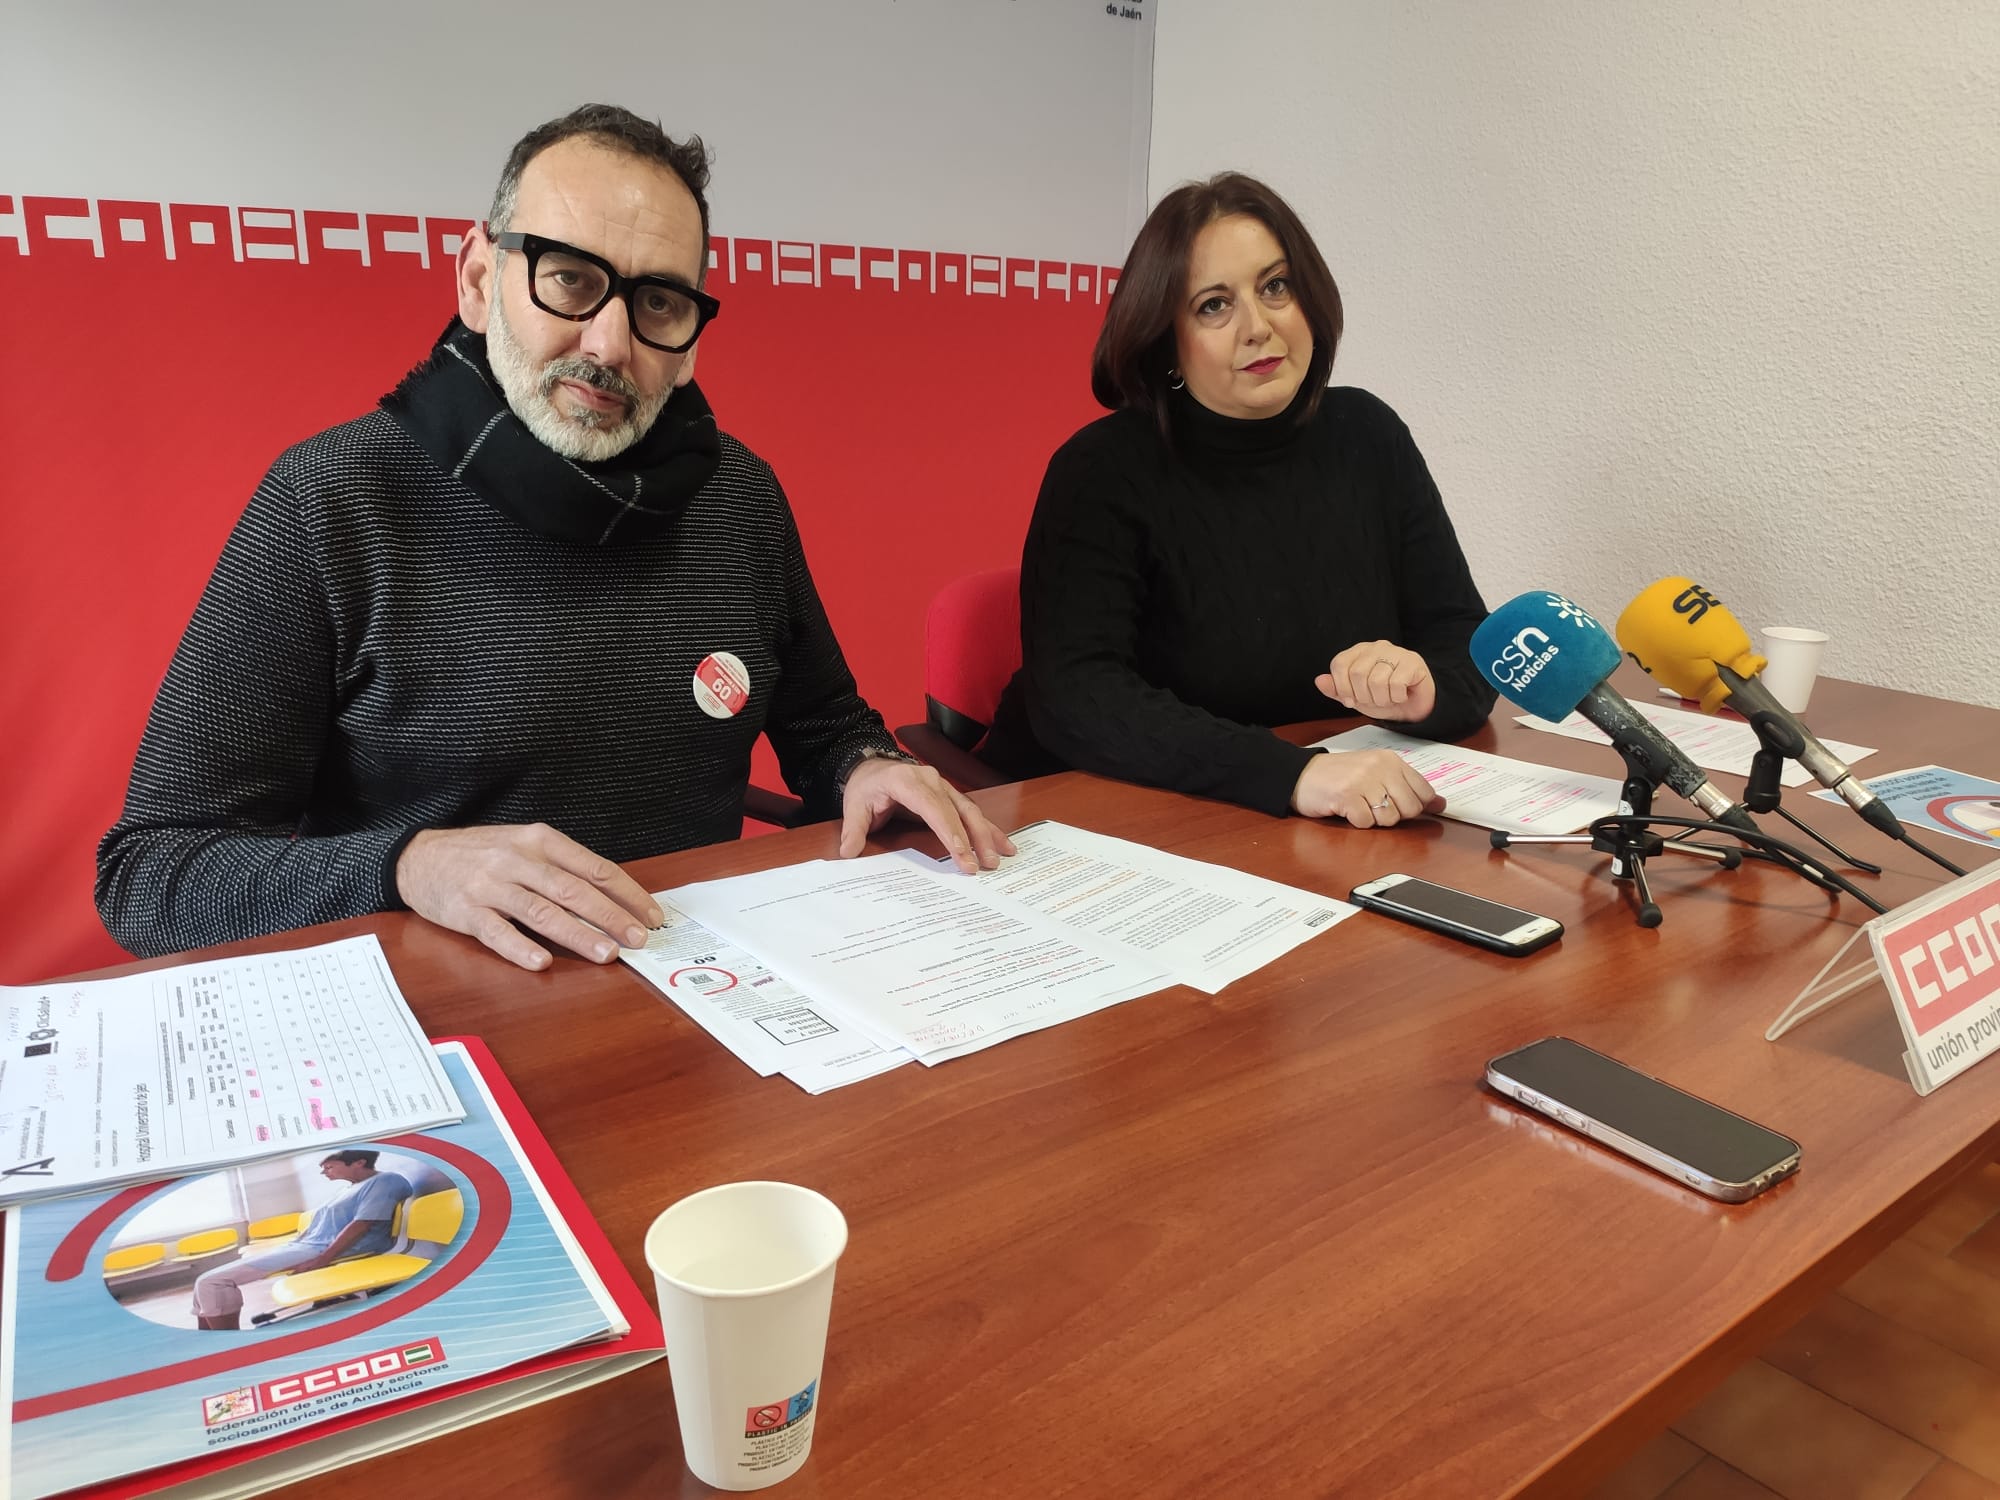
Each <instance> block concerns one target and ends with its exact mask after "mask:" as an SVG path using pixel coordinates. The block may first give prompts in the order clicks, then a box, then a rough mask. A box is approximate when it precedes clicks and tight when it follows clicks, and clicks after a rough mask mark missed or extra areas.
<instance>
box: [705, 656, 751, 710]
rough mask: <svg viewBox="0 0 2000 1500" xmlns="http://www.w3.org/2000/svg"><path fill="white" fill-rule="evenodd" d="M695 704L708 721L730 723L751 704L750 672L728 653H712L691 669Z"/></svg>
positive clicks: (738, 659)
mask: <svg viewBox="0 0 2000 1500" xmlns="http://www.w3.org/2000/svg"><path fill="white" fill-rule="evenodd" d="M694 701H695V702H696V703H698V704H700V705H701V711H702V712H703V713H705V714H707V715H708V716H709V717H710V718H711V719H733V718H735V717H736V716H737V715H738V714H740V713H742V712H743V705H744V704H746V703H748V702H749V701H750V669H749V668H748V667H746V666H744V665H743V658H742V657H740V656H738V655H736V654H735V653H734V652H731V651H712V652H710V653H709V654H708V655H707V656H704V657H703V658H702V659H701V665H700V666H698V667H696V668H695V669H694Z"/></svg>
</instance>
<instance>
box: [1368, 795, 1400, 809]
mask: <svg viewBox="0 0 2000 1500" xmlns="http://www.w3.org/2000/svg"><path fill="white" fill-rule="evenodd" d="M1394 800H1395V799H1394V798H1392V797H1391V796H1390V795H1389V794H1388V792H1387V791H1384V792H1383V793H1382V800H1381V801H1380V802H1371V803H1369V804H1368V805H1369V807H1371V808H1373V809H1374V810H1375V811H1376V812H1380V811H1381V810H1382V809H1383V808H1385V807H1387V806H1388V805H1389V804H1390V803H1391V802H1392V801H1394Z"/></svg>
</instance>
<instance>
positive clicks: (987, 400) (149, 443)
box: [0, 195, 1117, 982]
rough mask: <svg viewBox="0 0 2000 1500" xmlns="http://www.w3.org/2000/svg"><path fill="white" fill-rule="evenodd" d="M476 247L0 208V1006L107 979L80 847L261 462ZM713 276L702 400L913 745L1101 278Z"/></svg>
mask: <svg viewBox="0 0 2000 1500" xmlns="http://www.w3.org/2000/svg"><path fill="white" fill-rule="evenodd" d="M465 224H466V221H464V220H463V219H450V218H417V217H415V216H410V215H374V214H357V213H332V212H326V213H321V212H316V211H314V210H310V209H308V210H303V211H294V210H289V209H259V208H252V207H248V206H235V205H214V204H183V203H167V204H162V203H140V202H131V201H119V200H100V199H89V198H56V197H19V196H13V195H0V297H4V298H5V300H6V304H7V309H8V311H7V321H6V330H7V331H6V335H5V350H4V355H5V357H4V358H0V413H4V415H0V476H4V484H5V488H6V491H7V499H6V521H5V526H6V532H7V536H8V543H7V547H6V554H7V558H6V561H5V562H4V564H0V567H4V569H5V573H4V578H5V588H6V605H5V609H6V615H5V626H4V628H5V631H6V635H7V641H8V644H7V648H6V669H5V677H4V685H0V691H3V692H4V704H5V707H4V713H3V714H0V722H3V723H4V725H5V729H4V731H0V798H4V803H5V823H6V827H7V859H6V862H5V866H4V869H0V981H6V982H25V981H28V980H31V979H37V978H42V977H46V976H47V975H50V974H54V973H60V972H64V971H67V970H74V969H78V968H83V967H88V966H92V965H97V964H104V963H112V962H117V961H119V960H120V959H121V958H123V957H124V954H123V953H122V951H121V950H119V949H118V948H116V947H115V946H114V945H113V944H112V943H111V941H110V939H109V938H108V937H106V936H105V935H104V933H103V931H102V929H101V927H99V925H98V924H97V921H96V917H95V913H94V911H93V909H92V907H91V903H90V889H91V881H92V876H93V872H94V848H95V843H96V839H97V837H98V836H99V835H100V834H101V833H102V832H103V831H104V829H106V828H107V827H109V826H110V824H111V822H112V821H113V820H114V819H115V818H116V816H117V814H118V809H119V806H120V803H121V800H122V798H123V794H124V783H125V777H126V774H127V772H128V771H129V770H130V768H131V761H132V753H133V750H134V749H135V747H136V746H137V744H138V738H139V733H140V731H141V729H142V728H143V727H144V723H145V715H146V711H147V708H148V707H149V706H150V704H151V701H152V694H153V691H154V689H155V688H156V687H157V685H158V682H159V679H160V676H161V674H162V673H163V672H164V671H165V668H166V663H167V659H168V657H169V656H170V655H171V654H172V651H173V648H174V645H175V643H176V641H177V640H178V639H179V635H180V631H181V628H182V626H183V625H184V624H185V623H186V620H187V616H188V614H189V613H190V611H191V610H192V609H193V606H194V601H195V599H196V597H197V596H198V594H199V593H200V590H201V587H202V584H203V583H204V581H205V580H206V578H207V574H208V570H209V568H210V566H212V564H213V562H214V560H215V556H216V554H217V553H218V552H219V551H220V549H221V545H222V541H223V538H224V537H225V536H226V535H227V533H228V531H229V528H230V526H231V525H233V524H234V522H235V519H236V516H237V513H238V512H239V511H240V510H241V508H242V505H243V503H244V501H245V500H246V499H247V498H248V497H249V494H250V491H251V489H252V488H253V487H254V486H255V484H256V482H257V480H258V479H259V477H260V476H261V475H262V474H263V472H264V470H265V469H266V468H267V467H268V466H269V464H270V463H271V461H272V460H273V459H274V458H275V457H276V456H277V454H278V452H279V451H280V450H281V449H282V448H283V447H285V446H286V445H288V444H289V443H291V442H294V441H296V440H298V439H300V438H303V437H305V436H307V435H309V434H310V433H313V432H315V431H318V430H319V429H321V428H323V427H326V426H329V425H331V424H333V423H335V422H338V421H342V420H345V419H346V418H348V417H350V416H353V415H355V414H356V413H358V412H360V411H362V410H365V409H366V408H367V407H368V406H369V405H370V404H372V403H373V401H374V400H375V399H376V398H377V397H378V396H380V395H381V394H382V393H383V392H385V391H387V390H388V389H389V388H390V387H391V386H393V385H394V384H395V383H396V381H397V380H398V379H399V378H400V377H401V375H402V374H403V372H404V371H405V370H406V369H408V368H409V367H410V366H411V365H413V364H415V363H416V362H417V361H418V360H419V359H421V358H422V357H423V356H424V354H425V353H426V351H427V350H428V348H429V346H430V343H431V341H432V339H433V338H435V337H436V335H437V333H438V332H439V331H440V330H441V329H442V328H443V327H444V325H445V322H446V320H447V319H448V318H449V317H450V316H451V314H452V311H453V305H454V304H453V291H452V279H451V254H452V251H453V250H455V249H456V242H457V237H458V235H459V234H460V232H461V231H462V230H463V229H464V228H465ZM10 225H11V226H13V227H14V228H15V231H16V232H15V233H14V234H13V235H12V236H11V237H10V236H9V235H8V234H7V230H8V228H9V227H10ZM169 245H171V247H172V258H169V256H168V253H167V250H168V246H169ZM239 245H240V247H241V250H240V253H241V255H242V259H240V260H239V259H238V258H237V254H238V246H239ZM100 246H101V248H102V254H101V255H100V254H99V247H100ZM713 257H714V259H713V269H712V270H711V273H710V278H711V279H710V283H709V285H710V289H711V290H712V291H714V292H715V294H716V295H717V296H718V297H720V298H721V299H722V300H723V302H724V305H725V307H726V309H727V311H726V313H725V315H724V317H723V319H721V320H720V321H718V323H717V324H716V326H715V329H714V330H713V331H711V333H710V334H709V335H708V336H706V337H705V338H704V339H703V340H702V353H701V364H700V376H699V378H700V380H701V383H702V386H703V389H704V390H705V391H706V392H707V393H708V395H709V399H710V400H711V402H713V404H714V405H715V408H716V411H717V414H718V416H719V418H720V420H721V422H722V425H723V427H724V429H725V430H727V431H729V432H731V433H733V434H735V435H736V436H737V437H739V438H741V439H742V440H743V441H744V442H746V443H748V444H749V445H750V446H751V447H752V448H753V449H755V450H756V451H757V452H759V453H760V454H761V455H762V456H763V457H764V458H765V459H767V460H768V461H769V462H770V463H771V464H772V465H773V466H774V467H775V468H776V470H777V472H778V476H779V479H780V480H781V482H782V483H783V484H784V485H785V487H786V491H787V493H788V494H789V495H790V497H791V500H792V504H793V507H794V509H795V510H796V511H797V513H798V517H799V525H800V529H801V531H802V532H803V534H804V536H805V542H806V548H807V555H808V557H809V558H810V559H811V562H812V566H813V572H814V576H815V578H816V579H817V581H818V583H819V586H820V590H821V592H822V594H823V595H824V596H825V598H826V601H827V607H828V609H829V611H830V612H831V614H832V617H833V621H834V625H835V628H836V629H837V630H838V631H839V634H840V637H841V641H842V643H843V645H844V646H845V648H846V650H847V653H848V658H849V661H850V663H851V664H852V665H853V667H854V670H855V673H856V676H857V677H858V678H859V679H860V682H861V686H862V691H863V692H864V693H865V694H867V696H868V697H869V699H870V701H871V702H873V703H874V704H875V705H876V706H877V707H878V708H880V709H881V710H882V711H883V713H884V714H885V715H886V716H888V718H889V720H890V722H891V724H892V725H894V724H896V723H906V722H909V721H911V720H912V719H915V718H920V717H921V716H922V703H923V699H922V683H921V675H920V674H921V646H922V622H923V610H924V605H925V604H926V602H927V601H928V599H929V597H930V595H931V593H932V592H933V591H935V589H936V588H937V587H938V586H939V585H940V584H942V583H943V582H945V581H946V580H948V579H950V578H952V577H955V576H957V575H958V574H959V573H962V572H970V571H974V570H976V569H979V568H983V567H991V566H995V565H997V564H1001V563H1004V562H1007V561H1010V560H1012V559H1013V558H1015V557H1017V556H1018V555H1019V550H1020V542H1021V536H1022V533H1023V531H1024V529H1025V527H1026V521H1027V516H1028V512H1029V510H1030V508H1031V506H1032V504H1033V500H1034V494H1035V489H1036V486H1037V484H1038V483H1039V480H1040V476H1041V469H1042V466H1043V464H1044V463H1045V462H1046V461H1047V458H1048V455H1049V454H1050V453H1051V452H1052V451H1053V450H1054V448H1055V447H1056V446H1057V445H1058V444H1059V443H1060V442H1061V441H1062V440H1063V439H1064V438H1065V437H1066V436H1067V435H1068V434H1069V433H1070V432H1071V431H1073V430H1074V429H1075V428H1076V427H1077V426H1079V425H1080V424H1081V423H1082V422H1084V421H1086V420H1088V419H1089V418H1090V417H1091V416H1092V415H1094V414H1095V407H1094V405H1093V404H1092V402H1091V400H1090V397H1089V394H1088V390H1087V380H1086V369H1087V364H1088V357H1089V349H1090V345H1091V341H1092V340H1093V339H1094V338H1095V336H1096V330H1097V325H1098V321H1099V319H1100V316H1101V309H1100V306H1099V301H1100V298H1101V297H1102V295H1103V293H1104V290H1105V288H1106V286H1107V284H1110V285H1115V279H1116V275H1117V273H1116V270H1115V269H1113V268H1107V267H1103V266H1100V265H1097V264H1071V263H1070V262H1067V261H1053V260H1026V259H1021V258H1014V257H1002V256H998V255H991V256H989V255H981V254H979V253H977V252H963V251H945V250H933V249H930V248H899V247H890V246H881V247H877V246H865V245H863V246H856V245H826V244H819V243H815V242H812V241H808V240H797V241H793V240H750V239H734V238H731V237H728V236H719V237H718V238H717V239H716V241H715V246H714V252H713ZM36 351H42V353H41V354H40V355H37V353H36ZM760 779H761V780H764V781H766V782H768V783H769V784H773V785H776V784H777V781H776V773H775V769H774V768H773V767H772V766H771V765H770V763H769V762H766V763H765V767H764V769H763V771H762V772H761V774H760Z"/></svg>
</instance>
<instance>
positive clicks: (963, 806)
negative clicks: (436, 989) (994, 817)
mask: <svg viewBox="0 0 2000 1500" xmlns="http://www.w3.org/2000/svg"><path fill="white" fill-rule="evenodd" d="M898 808H901V809H903V810H905V811H907V812H910V813H912V814H914V815H915V816H917V817H919V818H922V819H923V820H924V822H926V823H928V824H929V825H930V830H931V832H932V833H934V834H936V835H937V836H938V839H939V841H940V842H942V843H943V844H944V847H945V852H946V853H947V854H949V855H950V856H951V857H952V859H953V860H955V861H956V862H957V864H958V867H959V869H961V870H963V871H965V873H966V874H968V875H976V874H978V873H979V871H980V870H982V869H986V870H991V869H993V868H994V867H995V866H996V865H998V864H999V863H1000V856H1001V855H1003V854H1012V853H1013V852H1014V841H1013V840H1012V839H1010V838H1008V837H1007V835H1006V834H1004V833H1002V832H1001V831H1000V830H999V829H998V828H996V827H994V826H993V824H992V823H990V822H988V821H987V818H986V814H985V813H983V812H981V811H980V810H979V805H978V804H977V803H976V802H974V801H973V800H972V799H971V798H970V797H968V796H966V795H965V794H964V793H963V792H960V791H958V790H956V789H955V788H954V787H953V786H952V785H951V783H950V782H948V781H946V780H945V779H944V778H943V777H942V776H940V775H938V773H937V772H935V771H933V770H932V769H931V768H930V767H929V766H913V765H911V764H909V762H907V761H901V760H885V759H879V758H878V759H870V760H864V761H862V762H861V763H860V764H858V765H857V766H855V768H854V769H853V770H852V771H849V772H848V773H847V791H846V795H845V796H844V797H843V799H842V801H841V819H840V857H841V858H842V859H852V858H853V857H854V856H855V855H857V854H859V853H860V852H861V848H862V845H864V844H866V843H867V842H868V835H869V834H871V833H873V832H874V831H875V830H876V829H878V828H880V827H881V826H882V825H883V824H884V823H886V822H888V821H889V819H890V818H892V817H893V816H895V814H896V811H897V809H898Z"/></svg>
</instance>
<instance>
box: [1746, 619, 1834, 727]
mask: <svg viewBox="0 0 2000 1500" xmlns="http://www.w3.org/2000/svg"><path fill="white" fill-rule="evenodd" d="M1759 634H1760V635H1762V636H1763V638H1764V660H1765V662H1766V663H1767V665H1766V666H1765V668H1764V670H1763V671H1762V672H1760V673H1759V674H1758V676H1759V677H1760V678H1761V679H1762V680H1763V683H1764V686H1765V687H1767V688H1769V689H1770V690H1771V693H1772V695H1773V696H1774V697H1775V698H1777V700H1778V702H1780V703H1781V704H1783V705H1784V706H1785V707H1786V708H1788V709H1790V710H1791V711H1792V712H1793V713H1795V714H1802V713H1804V712H1805V711H1806V705H1807V704H1809V703H1810V702H1812V690H1813V683H1814V682H1815V681H1817V680H1818V678H1819V658H1820V653H1821V652H1823V651H1825V650H1826V632H1825V631H1823V630H1803V629H1801V628H1800V627H1798V626H1796V625H1767V626H1765V627H1764V629H1763V630H1762V631H1760V632H1759Z"/></svg>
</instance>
